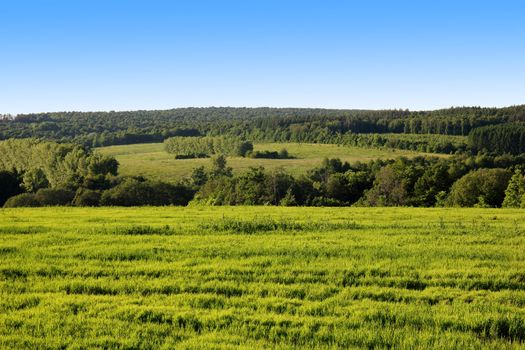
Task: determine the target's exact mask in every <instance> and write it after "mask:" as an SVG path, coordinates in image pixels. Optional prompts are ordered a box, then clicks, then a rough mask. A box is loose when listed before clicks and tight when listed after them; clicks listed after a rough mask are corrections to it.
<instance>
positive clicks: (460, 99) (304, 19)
mask: <svg viewBox="0 0 525 350" xmlns="http://www.w3.org/2000/svg"><path fill="white" fill-rule="evenodd" d="M0 23H1V25H0V49H1V54H0V113H12V114H16V113H27V112H44V111H65V110H84V111H86V110H133V109H167V108H173V107H184V106H275V107H285V106H292V107H324V108H373V109H381V108H403V109H404V108H409V109H412V110H414V109H435V108H442V107H450V106H463V105H476V106H478V105H479V106H505V105H514V104H523V103H525V24H524V23H525V3H524V2H523V1H506V0H500V1H484V0H479V1H461V0H456V1H449V0H443V1H440V0H433V1H431V0H419V1H404V0H400V1H374V0H369V1H365V0H362V1H351V0H349V1H332V0H322V1H321V0H319V1H308V0H306V1H287V0H281V1H273V0H265V1H262V0H260V1H259V0H253V1H251V0H244V1H240V0H239V1H234V0H224V1H221V0H215V1H201V0H181V1H176V0H173V1H161V0H143V1H134V0H127V1H124V0H68V1H65V0H64V1H59V0H34V1H28V0H0Z"/></svg>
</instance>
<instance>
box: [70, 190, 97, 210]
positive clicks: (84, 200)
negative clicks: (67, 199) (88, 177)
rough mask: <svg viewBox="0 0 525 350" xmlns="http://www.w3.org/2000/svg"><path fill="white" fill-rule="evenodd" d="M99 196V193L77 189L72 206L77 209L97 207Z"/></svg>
mask: <svg viewBox="0 0 525 350" xmlns="http://www.w3.org/2000/svg"><path fill="white" fill-rule="evenodd" d="M101 196H102V195H101V193H100V192H99V191H93V190H89V189H79V190H78V191H77V193H76V195H75V198H74V199H73V205H74V206H77V207H98V206H99V205H100V197H101Z"/></svg>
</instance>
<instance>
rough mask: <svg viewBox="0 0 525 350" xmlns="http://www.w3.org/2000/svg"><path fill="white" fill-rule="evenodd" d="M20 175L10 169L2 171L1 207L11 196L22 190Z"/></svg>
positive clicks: (0, 172)
mask: <svg viewBox="0 0 525 350" xmlns="http://www.w3.org/2000/svg"><path fill="white" fill-rule="evenodd" d="M20 186H21V184H20V179H19V177H18V176H17V175H16V174H15V173H13V172H10V171H5V170H4V171H0V207H1V206H3V205H4V203H5V202H6V200H7V199H8V198H9V197H12V196H15V195H17V194H19V193H21V192H22V189H21V188H20Z"/></svg>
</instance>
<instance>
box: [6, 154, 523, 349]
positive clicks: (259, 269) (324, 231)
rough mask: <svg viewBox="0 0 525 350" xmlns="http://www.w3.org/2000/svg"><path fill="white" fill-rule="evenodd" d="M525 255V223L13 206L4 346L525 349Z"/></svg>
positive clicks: (423, 212) (343, 213)
mask: <svg viewBox="0 0 525 350" xmlns="http://www.w3.org/2000/svg"><path fill="white" fill-rule="evenodd" d="M149 147H152V149H153V148H154V147H155V146H154V145H151V146H149ZM292 154H293V151H292ZM524 252H525V222H524V221H523V211H520V210H501V209H499V210H498V209H420V208H293V207H286V208H285V207H187V208H178V207H177V208H176V207H162V208H160V207H149V208H69V207H68V208H38V209H3V210H0V348H2V349H23V348H31V349H65V348H68V349H101V348H104V349H175V348H176V349H202V348H213V349H239V348H244V349H269V348H272V349H289V348H330V349H335V348H341V349H351V348H394V349H401V348H420V349H423V348H442V349H481V348H486V349H518V348H525V253H524Z"/></svg>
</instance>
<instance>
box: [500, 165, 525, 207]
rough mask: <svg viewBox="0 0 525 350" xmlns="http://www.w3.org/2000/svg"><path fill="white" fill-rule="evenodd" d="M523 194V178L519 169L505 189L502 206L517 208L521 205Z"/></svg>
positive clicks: (524, 185) (524, 192)
mask: <svg viewBox="0 0 525 350" xmlns="http://www.w3.org/2000/svg"><path fill="white" fill-rule="evenodd" d="M524 196H525V178H524V176H523V173H522V171H521V170H516V172H515V173H514V175H512V178H511V179H510V181H509V185H508V187H507V189H506V190H505V200H504V201H503V204H502V206H503V207H505V208H519V207H520V206H522V204H525V203H523V199H524Z"/></svg>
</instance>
